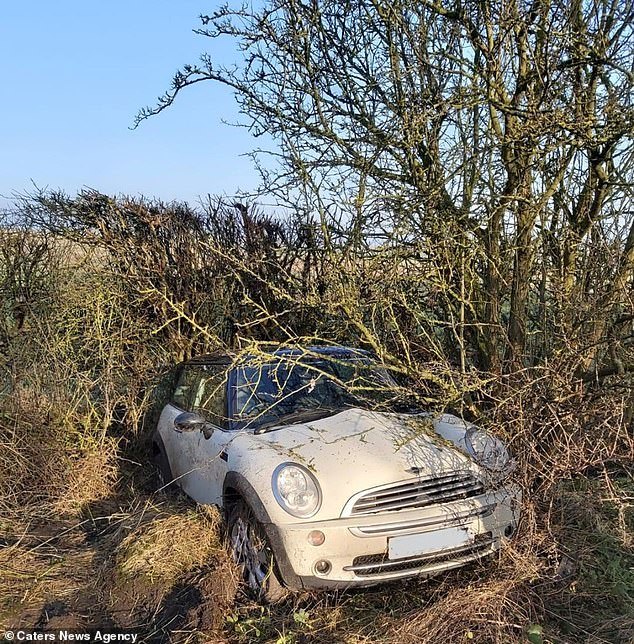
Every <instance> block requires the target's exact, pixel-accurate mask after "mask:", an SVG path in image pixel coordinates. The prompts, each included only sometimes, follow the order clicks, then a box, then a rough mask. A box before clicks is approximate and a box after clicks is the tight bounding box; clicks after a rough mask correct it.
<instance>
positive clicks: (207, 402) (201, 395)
mask: <svg viewBox="0 0 634 644" xmlns="http://www.w3.org/2000/svg"><path fill="white" fill-rule="evenodd" d="M194 374H195V375H194V377H193V381H192V397H191V399H190V406H191V410H192V411H195V412H197V413H199V414H201V415H202V416H203V417H204V418H205V419H206V420H208V421H209V422H210V423H213V424H214V425H218V426H219V427H227V426H228V419H227V396H226V391H227V369H226V367H225V366H224V365H198V366H196V367H195V368H194Z"/></svg>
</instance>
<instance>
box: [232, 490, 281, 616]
mask: <svg viewBox="0 0 634 644" xmlns="http://www.w3.org/2000/svg"><path fill="white" fill-rule="evenodd" d="M227 539H228V546H229V550H230V551H231V555H232V557H233V560H234V561H235V562H236V564H237V566H238V568H239V569H240V571H241V573H242V578H243V581H244V583H245V586H246V588H247V590H248V592H249V594H251V595H252V596H253V597H255V599H257V600H258V601H260V602H262V603H266V604H276V603H278V602H280V601H282V600H283V599H284V598H285V597H286V596H287V595H288V590H287V589H286V588H284V586H283V585H282V583H281V581H280V578H279V576H278V573H277V564H276V563H275V555H274V554H273V550H272V549H271V547H270V545H269V543H268V541H267V538H266V534H265V533H264V528H263V527H262V524H261V523H260V522H259V521H258V520H257V519H256V518H255V516H254V514H253V511H252V510H251V508H250V507H249V506H248V505H247V503H246V502H245V501H244V500H242V499H238V500H237V501H236V502H235V503H234V504H232V505H231V506H230V508H229V511H228V513H227Z"/></svg>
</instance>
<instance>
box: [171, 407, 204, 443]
mask: <svg viewBox="0 0 634 644" xmlns="http://www.w3.org/2000/svg"><path fill="white" fill-rule="evenodd" d="M197 430H198V431H200V432H202V433H203V435H204V437H205V438H210V437H211V435H212V434H213V431H214V428H213V425H212V424H211V423H208V422H207V421H206V420H205V419H204V418H203V417H202V416H200V415H199V414H194V413H192V412H190V411H184V412H183V413H182V414H178V416H176V418H174V431H175V432H178V433H179V434H183V433H186V432H195V431H197Z"/></svg>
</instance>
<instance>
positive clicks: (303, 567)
mask: <svg viewBox="0 0 634 644" xmlns="http://www.w3.org/2000/svg"><path fill="white" fill-rule="evenodd" d="M520 501H521V492H520V489H519V487H517V486H515V485H508V486H505V487H504V488H502V489H499V490H497V491H495V492H488V493H485V494H482V495H480V496H478V497H474V498H471V499H468V500H464V501H454V502H452V503H446V504H444V505H439V506H430V507H426V508H422V509H416V510H407V511H398V512H394V511H393V512H383V513H378V514H370V515H364V516H354V517H346V518H340V519H333V520H330V521H315V522H308V523H295V524H289V525H282V526H280V525H273V524H269V525H266V526H265V528H266V531H267V535H268V537H269V541H270V543H271V546H272V548H273V551H274V553H275V557H276V560H277V562H278V567H279V572H280V574H281V576H282V578H283V580H284V582H285V583H286V585H287V586H289V587H290V588H293V589H296V590H300V589H316V588H322V589H327V588H333V589H334V588H347V587H363V586H371V585H374V584H378V583H381V582H384V581H389V580H393V579H403V578H407V577H415V576H423V577H427V576H431V575H434V574H436V573H438V572H442V571H445V570H450V569H452V568H457V567H459V566H462V565H465V564H467V563H469V562H471V561H475V560H478V559H481V558H482V557H486V556H487V555H490V554H492V553H493V552H495V551H496V550H498V549H499V548H500V547H501V545H502V540H503V538H504V537H509V536H511V535H512V534H513V533H514V532H515V529H516V527H517V522H518V520H519V508H520ZM451 527H461V528H466V529H467V530H468V533H469V534H470V535H472V541H471V542H470V543H467V544H461V545H459V546H455V545H454V546H452V547H448V548H442V546H441V549H437V548H435V549H434V550H433V551H431V552H419V553H417V554H416V555H412V556H408V557H403V558H399V559H389V558H388V541H389V539H391V538H394V537H400V536H405V535H413V534H420V533H427V532H431V531H435V530H442V529H445V528H451ZM314 530H319V531H321V532H322V533H323V534H324V537H325V539H324V542H323V544H322V545H320V546H313V545H311V544H310V543H309V541H308V535H309V533H310V532H312V531H314ZM319 561H327V562H328V563H329V564H330V569H329V571H328V573H327V574H319V572H318V571H317V570H316V564H317V562H319Z"/></svg>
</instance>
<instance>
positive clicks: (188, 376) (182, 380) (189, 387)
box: [171, 366, 197, 411]
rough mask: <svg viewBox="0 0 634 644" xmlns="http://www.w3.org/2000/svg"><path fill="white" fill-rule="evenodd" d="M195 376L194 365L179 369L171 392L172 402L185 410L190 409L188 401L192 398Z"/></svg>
mask: <svg viewBox="0 0 634 644" xmlns="http://www.w3.org/2000/svg"><path fill="white" fill-rule="evenodd" d="M196 377H197V376H196V372H195V370H194V367H191V366H186V367H183V368H182V369H181V372H180V375H179V377H178V380H177V382H176V387H175V389H174V392H173V393H172V400H171V402H172V404H174V405H176V407H179V408H180V409H184V410H186V411H190V410H191V404H190V401H191V399H192V393H193V391H194V383H195V381H196Z"/></svg>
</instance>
